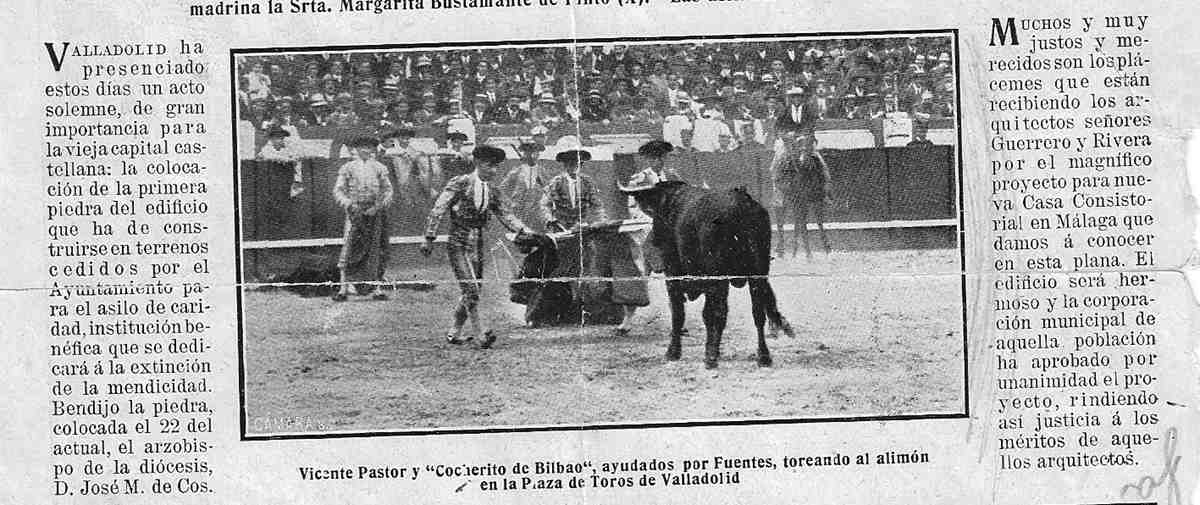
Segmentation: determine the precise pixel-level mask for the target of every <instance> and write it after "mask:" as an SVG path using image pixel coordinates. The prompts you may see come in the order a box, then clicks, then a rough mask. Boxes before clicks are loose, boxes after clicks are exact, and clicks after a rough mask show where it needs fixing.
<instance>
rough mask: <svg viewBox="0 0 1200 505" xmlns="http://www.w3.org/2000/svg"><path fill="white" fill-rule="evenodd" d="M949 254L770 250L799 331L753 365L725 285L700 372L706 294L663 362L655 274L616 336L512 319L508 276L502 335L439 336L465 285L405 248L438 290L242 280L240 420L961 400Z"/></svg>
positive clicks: (544, 420) (747, 324) (497, 300)
mask: <svg viewBox="0 0 1200 505" xmlns="http://www.w3.org/2000/svg"><path fill="white" fill-rule="evenodd" d="M397 264H403V265H406V266H405V267H403V268H400V267H398V266H396V265H397ZM958 264H959V258H958V252H957V251H954V250H950V249H938V250H913V251H865V252H841V251H834V252H833V253H832V254H831V255H829V256H828V257H820V256H818V259H816V260H814V261H812V262H806V261H805V260H803V259H802V258H799V259H795V260H793V259H788V260H785V261H781V262H778V263H777V264H775V265H773V271H772V275H773V278H772V284H773V285H774V287H775V290H776V292H777V293H778V295H779V299H780V303H781V305H780V310H781V311H782V312H783V313H784V315H785V316H786V317H788V318H789V319H790V321H791V322H792V324H793V326H795V329H796V333H797V337H796V338H795V339H788V338H787V337H783V336H780V337H778V338H775V339H772V340H770V341H769V344H770V345H771V348H772V353H773V355H774V357H775V364H774V366H773V367H771V368H759V367H758V366H756V365H755V363H754V350H755V347H754V327H753V324H752V321H751V320H750V310H749V295H748V294H747V293H746V290H744V289H741V290H735V291H734V292H733V293H732V294H731V295H730V319H729V328H728V329H727V330H726V336H725V340H724V348H723V352H724V355H725V359H726V362H725V363H724V364H723V365H722V367H721V368H720V369H718V370H715V371H708V370H705V369H704V367H703V366H702V365H701V360H702V357H703V352H704V351H703V334H704V330H703V325H702V324H700V317H699V307H700V303H698V302H694V303H690V304H688V310H689V314H688V316H689V317H688V323H687V327H688V328H689V335H686V336H685V337H684V340H683V344H684V349H683V359H682V360H680V361H676V362H668V361H666V360H665V359H664V358H663V352H664V351H665V349H666V344H667V334H668V330H669V320H670V314H669V312H668V311H667V310H666V307H665V300H666V294H665V289H664V287H663V283H662V281H661V280H657V281H651V282H650V288H651V305H650V307H648V308H646V309H644V310H642V311H639V313H638V315H637V319H636V321H637V326H636V327H635V330H634V331H633V332H631V333H630V334H629V335H628V336H622V337H618V336H614V335H613V333H612V327H611V326H585V327H555V328H537V329H525V328H522V320H521V311H520V309H521V306H519V305H515V304H512V303H510V302H508V300H507V295H508V290H507V280H501V279H496V278H495V276H494V275H489V277H490V278H491V279H493V282H490V283H489V284H488V285H487V286H486V287H485V288H484V299H483V302H482V306H484V307H488V308H489V309H491V310H488V314H487V317H489V318H491V319H492V321H493V326H495V327H497V328H500V329H502V331H501V333H500V340H499V342H498V343H497V345H496V347H495V348H494V349H491V350H489V351H480V350H475V349H471V348H470V347H458V346H449V345H447V344H446V342H445V339H444V338H443V336H442V335H443V333H444V328H445V326H446V324H447V322H448V315H447V307H450V306H452V305H453V304H454V303H455V302H456V301H457V298H458V293H457V291H456V290H455V288H454V286H453V284H452V279H450V278H449V276H448V275H447V274H448V272H445V271H444V270H445V269H444V267H443V266H442V265H440V264H437V262H436V261H432V260H426V259H425V258H422V257H420V255H418V254H415V251H413V250H411V249H410V251H408V252H407V253H406V254H403V255H402V259H400V261H398V262H397V263H396V264H393V267H392V268H391V269H390V272H392V274H393V277H392V278H393V279H400V278H409V279H419V278H431V279H437V282H445V284H438V285H437V287H436V288H435V289H433V290H430V291H406V290H396V291H394V292H393V293H394V296H393V297H392V299H391V300H388V301H383V302H375V301H370V300H369V299H366V298H362V299H357V300H354V299H352V301H350V302H347V303H344V304H334V303H333V302H331V301H329V299H328V298H327V297H320V298H300V297H298V296H297V295H295V294H292V293H290V292H287V291H280V290H276V291H255V290H248V291H246V293H245V294H244V295H243V302H244V306H243V307H244V308H243V312H244V313H245V314H247V315H252V316H249V317H246V322H245V327H244V330H243V345H244V355H245V369H246V383H245V394H246V413H247V416H248V424H247V427H248V432H249V433H251V434H253V433H255V432H258V433H263V432H290V431H363V430H365V431H386V430H404V429H414V428H448V427H450V428H453V427H459V428H463V427H497V426H529V425H561V424H568V425H578V424H593V423H629V422H655V421H657V422H667V421H679V420H728V419H752V418H805V417H843V416H883V415H911V414H924V413H941V414H945V413H956V412H962V408H963V405H962V402H963V398H964V382H963V349H964V347H963V336H962V317H963V316H962V301H961V292H960V290H961V279H960V276H959V274H958V272H959V269H958ZM418 265H419V266H418Z"/></svg>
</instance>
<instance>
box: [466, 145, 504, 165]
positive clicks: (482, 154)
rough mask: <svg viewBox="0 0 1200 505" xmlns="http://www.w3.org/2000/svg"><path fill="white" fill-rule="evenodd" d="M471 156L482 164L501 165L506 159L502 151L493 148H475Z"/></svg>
mask: <svg viewBox="0 0 1200 505" xmlns="http://www.w3.org/2000/svg"><path fill="white" fill-rule="evenodd" d="M471 156H473V157H474V158H475V159H476V160H478V161H481V162H484V163H501V162H503V161H504V158H505V157H506V156H505V154H504V150H503V149H500V148H499V147H494V146H479V147H476V148H475V150H474V151H472V152H471Z"/></svg>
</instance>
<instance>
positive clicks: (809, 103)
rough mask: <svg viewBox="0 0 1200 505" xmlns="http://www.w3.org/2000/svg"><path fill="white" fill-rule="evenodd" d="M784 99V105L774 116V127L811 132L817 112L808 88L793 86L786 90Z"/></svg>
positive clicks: (817, 115) (781, 130) (780, 129)
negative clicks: (776, 116)
mask: <svg viewBox="0 0 1200 505" xmlns="http://www.w3.org/2000/svg"><path fill="white" fill-rule="evenodd" d="M784 100H785V103H784V107H783V110H782V111H781V112H780V114H779V117H778V118H776V121H775V128H776V129H777V130H779V131H780V132H783V131H795V132H799V133H804V134H810V133H812V131H813V129H814V128H815V126H816V122H817V118H818V117H819V112H818V110H817V109H818V107H817V104H816V103H815V102H814V100H813V98H812V96H811V95H810V94H809V92H808V89H807V88H805V87H803V86H793V87H791V88H789V89H788V90H787V92H786V94H785V98H784Z"/></svg>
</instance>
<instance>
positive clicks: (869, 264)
mask: <svg viewBox="0 0 1200 505" xmlns="http://www.w3.org/2000/svg"><path fill="white" fill-rule="evenodd" d="M956 49H957V46H956V35H955V33H954V32H953V31H922V32H888V33H862V34H844V35H838V34H821V35H819V36H815V35H814V36H804V35H794V36H776V35H771V36H758V35H755V36H743V37H729V38H724V39H722V38H712V37H705V38H703V39H694V40H693V39H687V38H682V37H680V38H659V39H629V40H596V41H588V40H581V41H533V42H528V43H520V42H503V43H488V44H472V45H467V44H462V45H445V44H443V45H438V46H394V47H390V46H389V47H380V46H364V47H303V48H259V49H235V50H233V51H232V53H231V58H232V62H231V63H232V68H233V75H231V76H230V77H231V79H232V82H233V89H234V90H235V91H236V96H234V97H231V100H232V102H233V104H232V106H233V107H234V113H235V122H236V124H235V130H236V133H235V138H234V141H235V143H236V158H237V159H236V166H235V171H236V174H237V176H236V181H237V204H236V205H237V209H236V210H237V213H238V220H239V222H238V224H239V227H240V229H239V232H238V234H237V235H238V244H237V245H238V248H237V250H238V254H239V257H238V261H239V263H238V264H239V272H238V275H239V279H238V282H239V286H240V289H239V300H238V303H239V313H240V321H239V345H240V356H241V362H240V367H241V371H242V373H241V376H242V384H241V387H242V391H241V395H242V409H243V413H242V414H243V433H242V436H243V437H244V438H247V439H254V438H277V437H282V438H288V437H313V436H348V435H350V436H352V435H354V434H363V435H367V434H425V433H440V432H450V433H453V432H480V431H492V430H498V431H521V430H554V429H593V428H594V429H618V428H623V427H633V426H654V425H666V426H679V425H705V424H728V423H738V424H748V423H783V422H809V421H849V420H858V419H907V418H919V417H955V416H964V415H966V412H967V411H966V409H967V401H966V395H967V393H966V360H965V355H964V354H965V347H966V346H965V344H966V335H965V328H966V324H965V308H964V303H965V302H964V297H965V277H964V275H963V261H964V259H963V250H964V246H963V243H962V226H963V222H964V221H963V214H962V204H961V196H960V195H961V166H960V165H961V163H960V157H959V150H958V145H959V138H960V136H959V135H960V133H959V119H958V118H959V112H960V111H959V109H958V104H959V100H958V91H957V89H958V88H957V86H958V81H957V79H958V77H959V76H958V71H957V63H956V57H957V54H956Z"/></svg>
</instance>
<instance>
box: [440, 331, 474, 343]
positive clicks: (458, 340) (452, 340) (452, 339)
mask: <svg viewBox="0 0 1200 505" xmlns="http://www.w3.org/2000/svg"><path fill="white" fill-rule="evenodd" d="M468 340H471V339H470V338H466V339H461V338H458V335H455V334H453V333H447V334H446V342H447V343H449V344H452V345H463V344H465V343H467V341H468Z"/></svg>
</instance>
